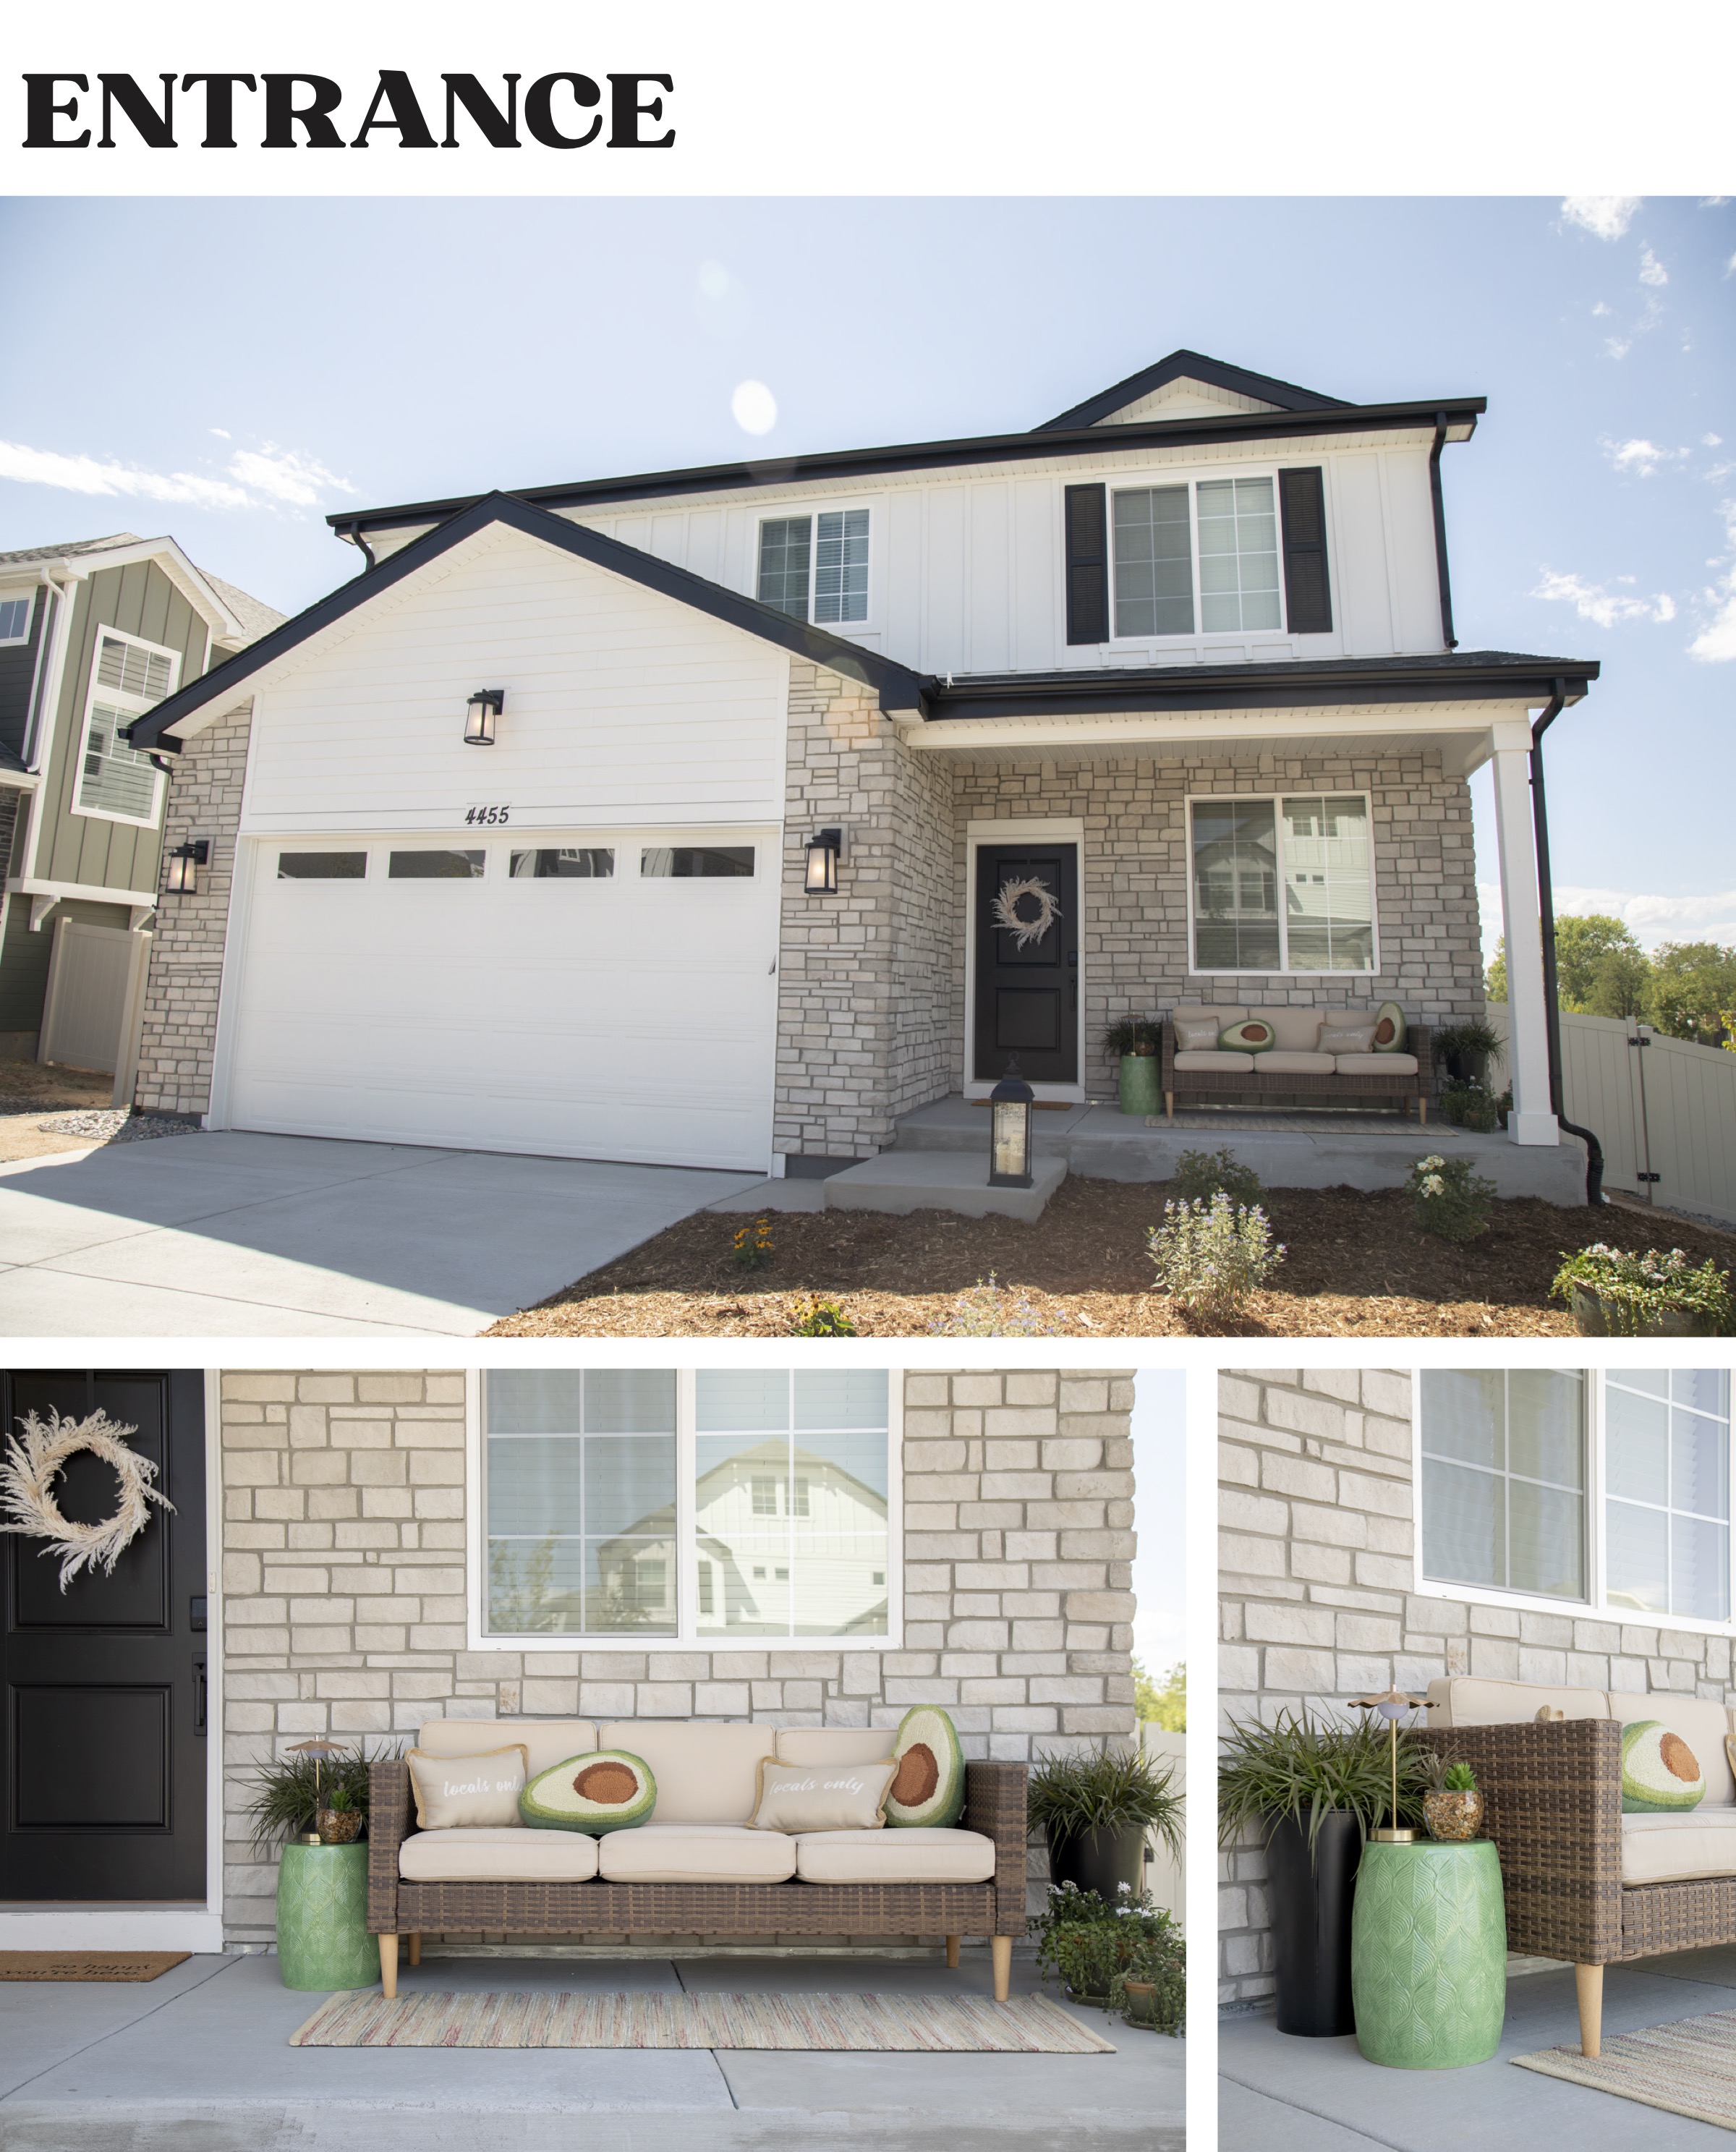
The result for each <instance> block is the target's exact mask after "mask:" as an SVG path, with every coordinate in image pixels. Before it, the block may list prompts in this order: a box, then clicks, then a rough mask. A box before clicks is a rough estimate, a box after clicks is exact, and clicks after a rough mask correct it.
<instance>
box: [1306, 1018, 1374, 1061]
mask: <svg viewBox="0 0 1736 2152" xmlns="http://www.w3.org/2000/svg"><path fill="white" fill-rule="evenodd" d="M1375 1028H1376V1027H1375V1023H1374V1019H1373V1017H1372V1016H1371V1017H1370V1018H1368V1022H1367V1023H1352V1022H1351V1021H1350V1020H1349V1019H1348V1018H1340V1019H1339V1020H1338V1021H1337V1022H1334V1021H1333V1020H1332V1018H1327V1021H1326V1022H1325V1023H1323V1024H1322V1026H1321V1027H1320V1051H1321V1052H1322V1053H1373V1051H1374V1033H1375Z"/></svg>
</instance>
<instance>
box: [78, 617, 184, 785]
mask: <svg viewBox="0 0 1736 2152" xmlns="http://www.w3.org/2000/svg"><path fill="white" fill-rule="evenodd" d="M179 676H180V654H179V652H175V651H173V650H165V649H163V648H161V647H160V646H159V645H157V644H155V643H150V642H141V641H140V639H139V638H138V637H136V636H131V635H124V634H123V633H122V632H120V630H119V629H118V628H112V627H105V628H103V629H101V630H99V634H98V639H97V652H96V663H95V665H94V667H92V669H91V679H90V693H89V699H88V701H87V703H86V705H85V713H84V764H83V767H82V769H80V771H79V789H78V794H77V798H76V801H75V803H74V804H75V811H76V812H77V813H79V814H81V815H100V816H102V817H104V818H105V819H106V820H109V821H115V822H140V823H150V822H152V821H154V820H155V819H156V809H157V798H158V792H159V789H160V779H159V774H158V771H157V769H156V768H155V765H154V764H152V762H151V761H150V758H149V757H148V756H146V755H142V754H139V753H138V752H137V750H136V749H133V748H131V747H129V745H128V744H127V743H126V742H125V741H124V739H123V738H121V737H120V733H121V728H122V727H123V726H125V725H129V724H130V723H132V721H133V719H134V718H139V717H143V716H144V714H145V712H146V711H147V710H150V709H152V708H155V706H156V704H157V703H160V702H161V701H162V700H163V698H164V697H165V695H169V694H172V693H174V691H175V684H176V682H177V680H178V678H179Z"/></svg>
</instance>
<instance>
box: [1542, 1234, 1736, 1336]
mask: <svg viewBox="0 0 1736 2152" xmlns="http://www.w3.org/2000/svg"><path fill="white" fill-rule="evenodd" d="M1576 1286H1578V1287H1580V1289H1581V1291H1582V1292H1591V1293H1595V1294H1596V1297H1597V1299H1598V1301H1599V1302H1600V1304H1601V1312H1602V1314H1603V1317H1604V1320H1605V1322H1606V1324H1607V1327H1609V1328H1610V1329H1611V1330H1612V1331H1613V1332H1616V1334H1617V1336H1618V1337H1642V1336H1643V1335H1644V1334H1645V1333H1646V1332H1647V1331H1648V1330H1652V1329H1655V1328H1656V1327H1657V1324H1658V1322H1660V1320H1661V1319H1662V1317H1665V1316H1667V1315H1685V1316H1688V1317H1690V1318H1691V1319H1693V1321H1694V1322H1696V1324H1697V1326H1698V1327H1700V1328H1701V1329H1702V1331H1703V1334H1705V1335H1707V1336H1710V1337H1728V1336H1729V1334H1730V1327H1731V1303H1730V1273H1729V1272H1728V1271H1721V1270H1720V1269H1719V1268H1718V1266H1717V1264H1716V1263H1714V1262H1713V1261H1712V1259H1711V1258H1710V1256H1708V1258H1707V1260H1706V1261H1704V1262H1703V1263H1702V1264H1700V1265H1699V1266H1698V1268H1696V1267H1695V1266H1693V1265H1692V1264H1691V1263H1690V1262H1689V1261H1688V1257H1687V1256H1686V1255H1684V1254H1683V1251H1682V1250H1681V1249H1680V1248H1672V1249H1671V1250H1670V1251H1669V1252H1668V1254H1667V1255H1660V1254H1659V1253H1658V1251H1657V1249H1656V1248H1647V1249H1646V1250H1644V1251H1643V1252H1642V1253H1640V1254H1637V1255H1632V1254H1627V1253H1625V1252H1624V1251H1622V1249H1620V1248H1612V1247H1611V1246H1609V1245H1608V1244H1607V1242H1606V1241H1595V1242H1594V1243H1593V1244H1592V1246H1590V1247H1589V1248H1581V1250H1580V1251H1579V1253H1578V1254H1577V1255H1576V1256H1570V1255H1568V1254H1566V1251H1565V1250H1564V1251H1562V1262H1561V1269H1560V1270H1559V1271H1556V1279H1555V1283H1554V1284H1553V1285H1552V1286H1551V1287H1550V1292H1551V1296H1552V1297H1554V1298H1555V1299H1556V1300H1565V1301H1571V1299H1572V1297H1573V1288H1574V1287H1576Z"/></svg>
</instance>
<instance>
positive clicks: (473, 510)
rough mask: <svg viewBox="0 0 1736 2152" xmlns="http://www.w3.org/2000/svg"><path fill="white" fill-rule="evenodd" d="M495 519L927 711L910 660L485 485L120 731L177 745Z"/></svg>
mask: <svg viewBox="0 0 1736 2152" xmlns="http://www.w3.org/2000/svg"><path fill="white" fill-rule="evenodd" d="M496 523H504V524H505V525H507V526H508V527H509V528H510V529H511V530H519V531H522V532H523V533H524V535H525V536H526V537H527V538H540V539H541V540H542V541H544V543H545V544H547V545H551V546H558V547H559V548H560V549H561V551H563V552H566V553H571V554H574V555H576V556H577V557H578V558H579V559H581V560H584V561H592V562H594V563H595V564H596V566H598V567H601V568H607V569H610V570H612V571H613V572H614V573H615V574H616V575H617V576H626V577H627V579H628V580H629V581H632V582H636V583H642V584H643V585H644V586H646V588H647V590H653V591H661V592H662V595H663V596H665V597H671V598H676V599H678V600H679V601H680V602H681V603H682V604H683V605H689V606H692V607H693V608H694V610H695V611H696V612H704V613H709V614H710V615H711V616H712V617H713V619H715V620H721V621H726V622H728V624H729V626H730V627H739V628H744V629H745V630H746V631H747V632H748V633H749V635H757V636H759V637H762V638H763V639H764V641H765V642H775V643H778V644H779V645H781V647H783V648H784V649H785V650H789V651H791V652H794V654H795V655H796V656H797V657H806V658H810V659H812V660H813V662H815V664H819V665H825V666H827V667H830V669H831V670H832V671H833V672H842V673H845V674H847V675H848V676H849V677H850V678H851V679H853V680H860V682H861V683H863V684H864V685H865V687H870V688H873V689H874V690H875V692H876V693H877V694H878V695H879V697H880V698H881V707H882V708H885V709H888V710H916V711H919V712H921V713H922V714H924V715H926V689H927V687H928V685H929V683H928V682H927V681H926V679H925V678H923V677H922V676H921V675H920V674H918V673H915V672H911V671H910V670H909V669H908V667H905V666H902V665H897V664H895V663H894V662H892V661H891V659H890V658H887V657H880V656H878V655H877V654H876V652H872V651H868V650H863V649H861V648H860V647H859V646H858V645H857V644H855V643H854V642H846V641H845V639H844V637H842V636H838V635H830V634H828V633H827V632H826V631H825V628H823V627H815V626H813V625H812V623H811V622H808V621H802V620H792V619H791V618H790V617H789V614H788V613H782V612H774V611H773V610H772V608H771V607H769V606H763V605H761V604H760V603H759V601H758V600H757V599H755V598H744V597H743V596H741V594H740V593H739V591H726V590H724V589H723V586H721V585H720V584H718V583H713V582H708V581H706V579H705V578H704V577H703V576H696V575H694V574H693V573H692V572H691V571H689V570H688V569H686V568H677V567H673V566H671V565H670V563H669V562H668V561H659V560H656V559H654V558H653V557H652V555H650V554H649V553H642V552H641V551H640V550H639V549H638V547H637V546H624V545H622V542H621V541H620V540H619V539H618V538H606V537H604V536H603V535H602V533H601V532H600V531H596V530H586V528H585V526H584V525H582V524H580V523H569V522H568V521H567V520H566V518H565V517H564V516H560V515H550V514H549V513H548V511H547V510H546V509H541V508H536V507H533V506H531V505H530V504H529V503H528V502H525V501H523V500H519V499H517V498H516V497H515V495H512V494H510V493H490V494H485V495H484V496H483V497H482V499H481V500H477V501H474V502H472V503H471V504H470V505H469V506H468V507H465V508H464V509H462V510H460V511H459V513H458V514H457V515H451V516H449V517H448V518H447V519H446V520H444V522H442V523H439V524H438V525H435V527H434V529H433V530H426V531H424V533H423V534H422V535H421V536H420V537H419V538H414V539H412V540H411V541H410V543H409V545H408V546H404V547H403V548H402V550H401V551H398V552H396V553H394V554H393V555H392V556H391V558H390V559H389V560H388V561H384V562H383V564H382V565H381V566H378V567H377V568H370V569H368V571H365V572H364V573H363V574H362V575H360V576H356V577H355V578H354V579H353V581H349V582H348V583H345V584H343V585H342V586H340V587H339V588H338V589H337V590H335V591H332V593H331V595H330V596H328V597H323V598H321V599H320V600H319V601H318V602H317V604H315V605H311V606H309V607H308V608H307V611H306V612H300V613H297V615H296V616H295V617H294V618H293V619H292V620H287V621H285V622H284V623H283V625H282V627H276V628H273V629H272V632H270V634H268V635H262V636H261V637H260V638H259V640H258V642H255V643H252V644H250V645H249V647H247V648H246V650H244V651H242V652H240V654H239V655H238V656H236V657H231V658H228V659H226V660H225V662H223V663H222V664H221V665H217V666H214V667H212V668H211V671H210V672H207V673H206V674H205V675H204V676H203V677H202V678H200V679H197V680H195V681H192V682H190V683H189V684H188V685H187V686H186V687H185V688H182V689H181V690H180V693H178V694H174V695H171V696H170V697H169V698H168V700H167V701H166V702H162V703H158V704H157V706H156V708H155V709H154V710H152V711H151V712H150V713H149V714H148V715H147V716H145V717H142V718H135V720H134V722H133V723H132V724H131V725H129V727H128V728H127V738H129V740H130V741H131V743H132V744H133V745H134V746H135V748H139V749H152V748H155V749H165V750H166V751H167V752H169V753H170V754H179V753H180V741H179V740H178V739H175V738H173V737H171V736H170V733H169V728H170V726H171V725H174V724H177V723H180V720H181V719H182V718H187V717H190V716H191V715H192V714H193V713H194V711H195V710H201V709H204V708H206V707H207V705H209V704H210V703H214V702H217V701H219V700H221V698H222V697H223V696H225V695H226V694H228V693H231V691H232V690H233V689H234V688H237V687H239V686H240V684H241V682H243V681H244V680H247V679H251V677H252V676H253V675H254V674H255V673H256V672H260V671H261V670H262V669H263V667H266V666H267V665H270V664H272V663H273V662H275V661H276V660H277V659H278V658H279V657H285V656H287V653H288V652H290V651H292V650H293V649H295V648H296V647H297V645H298V644H301V643H303V642H307V640H308V638H309V637H312V636H315V635H317V634H318V633H319V632H320V630H321V629H322V628H326V627H331V626H332V624H333V622H337V621H340V620H342V619H343V618H344V617H345V616H346V615H347V614H349V613H352V612H356V611H357V610H358V607H362V606H364V605H368V604H369V603H371V602H372V601H373V599H375V598H377V597H379V596H382V595H383V593H384V592H385V591H388V590H390V589H391V588H392V587H393V586H394V585H395V584H398V583H401V582H403V581H404V579H405V577H406V576H413V575H414V574H415V572H416V571H417V570H418V569H419V568H423V567H425V566H427V565H428V563H429V561H433V560H437V559H438V558H439V556H440V555H441V554H442V553H445V552H449V551H450V550H451V549H452V547H453V546H456V545H459V544H461V543H462V542H463V541H464V540H465V539H466V538H470V537H473V536H474V535H475V534H476V533H477V532H478V531H480V530H487V529H489V528H490V526H491V525H494V524H496Z"/></svg>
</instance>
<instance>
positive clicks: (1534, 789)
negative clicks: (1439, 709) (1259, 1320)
mask: <svg viewBox="0 0 1736 2152" xmlns="http://www.w3.org/2000/svg"><path fill="white" fill-rule="evenodd" d="M1444 587H1445V586H1443V590H1444ZM1566 701H1567V683H1566V681H1565V680H1563V679H1561V678H1557V679H1556V683H1555V693H1553V694H1552V695H1551V697H1550V698H1549V703H1548V706H1547V707H1546V709H1545V710H1544V712H1543V714H1542V716H1541V717H1540V718H1538V719H1537V722H1536V723H1535V724H1534V725H1533V726H1532V727H1531V827H1532V830H1533V832H1534V834H1535V842H1536V848H1537V897H1538V909H1539V913H1540V916H1541V924H1542V927H1543V1006H1544V1014H1545V1019H1546V1027H1547V1033H1548V1038H1549V1103H1550V1107H1551V1110H1552V1111H1553V1113H1554V1114H1555V1117H1556V1121H1557V1123H1558V1124H1560V1125H1561V1127H1562V1128H1564V1129H1566V1131H1567V1133H1568V1134H1569V1135H1570V1136H1577V1137H1578V1138H1579V1139H1580V1141H1581V1143H1582V1144H1583V1145H1585V1147H1586V1203H1587V1205H1589V1206H1590V1207H1591V1209H1593V1210H1596V1208H1597V1207H1598V1205H1600V1204H1601V1202H1602V1201H1603V1145H1601V1143H1600V1142H1599V1141H1598V1140H1597V1138H1596V1136H1595V1135H1593V1134H1592V1133H1591V1130H1590V1129H1582V1128H1581V1127H1579V1126H1578V1125H1577V1124H1576V1123H1575V1122H1573V1121H1570V1120H1569V1119H1567V1116H1566V1111H1565V1109H1564V1108H1563V1104H1562V1093H1561V1003H1560V1002H1559V1000H1558V999H1557V987H1556V901H1555V885H1554V883H1553V882H1552V881H1551V878H1550V871H1549V810H1548V807H1547V804H1546V802H1545V799H1544V794H1543V735H1544V734H1545V733H1546V732H1547V731H1548V730H1549V728H1550V727H1551V725H1552V724H1553V723H1555V721H1556V718H1558V717H1560V715H1561V712H1562V710H1563V708H1565V707H1566Z"/></svg>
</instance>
